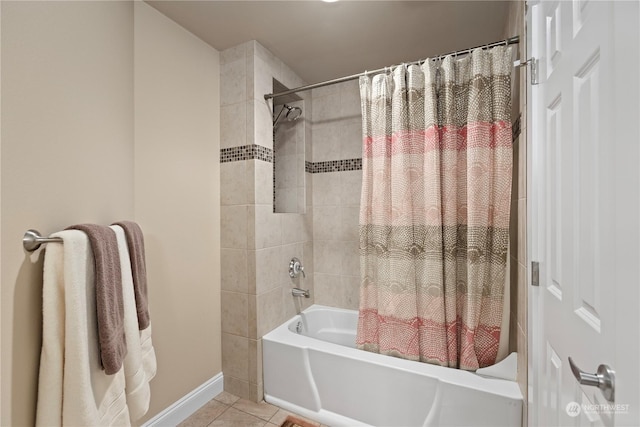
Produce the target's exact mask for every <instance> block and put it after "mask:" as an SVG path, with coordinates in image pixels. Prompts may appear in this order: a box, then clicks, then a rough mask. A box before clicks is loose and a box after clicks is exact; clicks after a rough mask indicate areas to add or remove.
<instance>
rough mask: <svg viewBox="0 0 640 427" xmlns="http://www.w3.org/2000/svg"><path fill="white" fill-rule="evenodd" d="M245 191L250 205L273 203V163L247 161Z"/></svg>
mask: <svg viewBox="0 0 640 427" xmlns="http://www.w3.org/2000/svg"><path fill="white" fill-rule="evenodd" d="M247 190H248V192H249V200H250V201H251V203H255V204H257V205H269V204H272V203H273V163H270V162H265V161H262V160H249V161H247Z"/></svg>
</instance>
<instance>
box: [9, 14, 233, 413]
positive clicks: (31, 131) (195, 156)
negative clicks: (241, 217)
mask: <svg viewBox="0 0 640 427" xmlns="http://www.w3.org/2000/svg"><path fill="white" fill-rule="evenodd" d="M0 7H1V9H0V11H1V19H2V22H1V30H2V35H1V37H2V38H1V57H2V63H3V65H4V67H3V68H2V76H1V79H0V80H1V85H2V89H4V90H3V92H2V117H1V119H2V123H1V129H2V130H1V141H2V145H1V151H0V159H1V169H0V182H1V184H2V187H1V193H0V195H1V208H0V232H1V234H2V242H1V245H0V251H1V252H0V253H1V254H2V259H1V262H0V274H1V294H0V295H1V297H2V299H1V303H0V304H1V327H2V331H1V353H0V355H1V372H0V377H1V378H2V381H1V384H2V385H1V387H2V388H1V408H2V412H1V415H0V425H2V426H5V425H6V426H9V425H10V426H22V425H32V424H33V423H34V418H35V407H36V393H37V377H38V364H39V356H40V345H41V323H42V315H41V310H42V297H41V292H42V260H43V257H44V251H42V250H40V251H38V252H36V253H35V254H33V255H29V254H26V253H25V252H24V251H23V249H22V246H21V244H20V239H21V237H22V233H23V232H24V231H25V230H26V229H28V228H38V229H40V231H42V232H43V233H44V234H48V233H52V232H54V231H57V230H60V229H63V228H64V227H66V226H68V225H69V224H72V223H78V222H95V223H101V224H108V223H110V222H113V221H115V220H118V219H123V218H133V219H135V220H136V221H138V222H139V223H140V224H141V226H142V227H143V230H144V231H145V235H146V238H147V269H148V275H149V287H150V291H149V292H150V300H151V316H152V317H151V320H152V327H153V328H154V329H153V339H154V344H155V347H156V355H157V358H158V375H157V376H156V378H155V379H154V380H153V381H152V383H151V387H152V389H151V393H152V402H151V408H150V411H149V414H148V417H151V416H153V415H155V414H156V413H157V412H159V411H160V410H162V409H164V408H165V407H166V406H167V405H169V404H171V403H173V402H174V401H176V400H177V399H179V398H181V397H182V396H183V395H184V394H185V393H187V392H189V391H191V390H192V389H193V388H195V387H196V386H198V385H200V384H201V383H203V382H205V381H206V380H208V379H209V378H211V377H212V376H214V375H215V374H217V373H218V372H220V371H221V356H220V342H221V338H220V301H219V294H220V279H219V271H220V269H219V249H218V245H219V243H218V242H219V212H218V210H219V207H218V203H219V202H218V200H219V188H218V185H219V184H218V181H219V167H218V156H219V153H218V150H219V142H218V141H219V136H218V135H219V130H218V129H219V112H218V108H219V107H218V105H219V84H218V82H219V68H218V64H219V60H218V52H217V51H215V50H214V49H213V48H211V47H209V46H207V45H205V44H204V43H203V42H201V41H200V40H199V39H197V38H196V37H194V36H193V35H191V34H190V33H188V32H186V31H185V30H183V29H182V28H181V27H179V26H178V25H177V24H175V23H173V22H172V21H169V20H168V19H167V18H165V17H164V16H162V15H160V14H159V13H158V12H156V11H155V10H154V9H152V8H150V7H149V6H147V5H145V4H143V3H136V4H135V27H134V5H133V3H130V2H8V1H2V2H1V3H0ZM134 28H135V44H134ZM134 47H135V52H134ZM134 82H135V90H134ZM134 104H135V106H134ZM134 107H135V108H134ZM134 109H135V111H134ZM187 227H189V228H187ZM193 229H195V230H197V231H196V233H194V232H192V231H191V230H193ZM193 236H197V238H194V237H193Z"/></svg>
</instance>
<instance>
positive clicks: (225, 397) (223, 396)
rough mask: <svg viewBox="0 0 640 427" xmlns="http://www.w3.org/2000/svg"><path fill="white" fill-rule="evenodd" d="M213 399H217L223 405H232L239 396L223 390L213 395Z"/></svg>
mask: <svg viewBox="0 0 640 427" xmlns="http://www.w3.org/2000/svg"><path fill="white" fill-rule="evenodd" d="M214 399H215V400H217V401H218V402H222V403H224V404H225V405H233V404H234V403H236V402H237V401H238V399H240V398H239V397H238V396H236V395H235V394H231V393H228V392H226V391H223V392H222V393H220V394H219V395H217V396H216V397H214Z"/></svg>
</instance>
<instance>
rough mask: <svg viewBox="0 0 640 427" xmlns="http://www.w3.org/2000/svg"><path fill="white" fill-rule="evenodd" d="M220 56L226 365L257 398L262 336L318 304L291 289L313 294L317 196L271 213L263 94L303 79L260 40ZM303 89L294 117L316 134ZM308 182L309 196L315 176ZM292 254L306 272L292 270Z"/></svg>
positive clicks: (232, 382) (231, 387)
mask: <svg viewBox="0 0 640 427" xmlns="http://www.w3.org/2000/svg"><path fill="white" fill-rule="evenodd" d="M220 62H221V70H220V88H221V95H220V96H221V99H220V101H221V110H220V117H221V140H220V144H221V150H220V157H221V164H220V182H221V192H220V204H221V208H220V211H221V247H222V249H221V260H222V261H221V262H222V267H221V268H222V297H221V298H222V370H223V373H224V381H225V384H224V387H225V390H226V391H228V392H231V393H233V394H236V395H238V396H241V397H244V398H247V399H251V400H254V401H259V400H261V399H262V396H263V387H262V339H261V338H262V336H263V335H264V334H266V333H267V332H269V331H270V330H272V329H273V328H274V327H276V326H278V325H279V324H281V323H282V322H283V321H284V320H285V319H287V318H289V317H291V316H293V315H294V314H295V313H296V311H297V310H300V309H304V308H305V307H307V306H309V305H310V304H312V303H313V298H310V299H300V298H294V297H293V296H292V295H291V288H292V287H293V286H299V287H302V288H305V289H310V290H311V294H312V295H313V294H314V292H313V245H312V243H311V239H312V231H311V226H312V222H311V218H312V214H311V213H310V212H311V209H310V208H309V205H310V204H311V197H310V196H309V197H308V198H307V201H306V203H307V209H306V212H307V213H306V214H290V213H287V214H281V213H274V212H273V163H272V162H273V116H272V104H271V101H268V102H267V101H265V99H264V95H265V94H267V93H271V92H272V85H273V79H276V80H278V81H279V82H281V83H283V84H284V85H285V86H287V87H289V88H293V87H297V86H300V85H302V84H303V83H304V82H303V81H302V80H301V79H300V78H299V77H298V76H296V75H295V73H294V72H293V71H292V70H291V69H290V68H289V67H288V66H287V65H286V64H284V63H282V61H280V60H279V59H278V58H276V57H275V56H274V55H273V54H272V53H271V52H269V51H268V50H267V49H265V48H264V47H263V46H262V45H260V44H259V43H257V42H255V41H250V42H247V43H243V44H241V45H238V46H236V47H233V48H230V49H227V50H225V51H223V52H221V54H220ZM300 96H301V97H302V98H303V105H302V109H303V112H302V115H303V117H302V118H300V119H298V120H297V121H296V123H305V129H307V132H309V134H308V135H306V136H305V141H310V140H311V135H310V129H311V126H310V124H309V122H308V121H309V120H310V117H311V107H312V106H311V103H310V102H309V101H308V100H307V99H306V98H305V96H307V95H305V94H304V93H301V94H300ZM304 121H306V122H304ZM307 148H308V147H307ZM307 151H308V152H309V150H307ZM308 175H309V174H307V177H308ZM306 185H307V188H306V194H307V195H310V194H311V180H310V179H307V181H306ZM293 256H296V257H298V258H300V260H301V261H302V263H303V265H304V267H305V271H306V272H307V278H306V279H302V278H301V277H299V278H297V279H294V280H292V279H291V278H290V277H289V274H288V266H289V260H290V259H291V258H292V257H293Z"/></svg>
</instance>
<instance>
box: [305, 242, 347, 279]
mask: <svg viewBox="0 0 640 427" xmlns="http://www.w3.org/2000/svg"><path fill="white" fill-rule="evenodd" d="M345 252H346V250H343V242H339V241H337V240H317V241H314V242H313V256H314V258H313V265H314V271H315V272H316V273H323V274H334V275H337V274H341V271H342V257H343V256H344V255H345Z"/></svg>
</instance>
